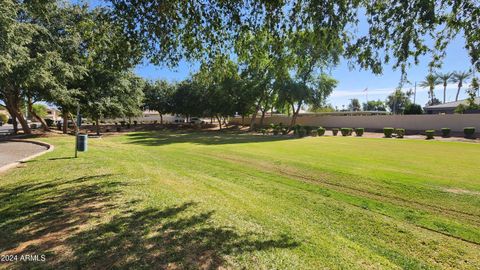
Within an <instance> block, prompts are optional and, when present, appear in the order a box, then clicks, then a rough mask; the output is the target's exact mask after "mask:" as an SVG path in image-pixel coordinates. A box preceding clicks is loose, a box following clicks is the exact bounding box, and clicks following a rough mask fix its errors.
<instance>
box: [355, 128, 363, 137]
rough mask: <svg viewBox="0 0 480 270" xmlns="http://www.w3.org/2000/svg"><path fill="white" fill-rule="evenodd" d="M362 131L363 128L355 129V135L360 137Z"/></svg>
mask: <svg viewBox="0 0 480 270" xmlns="http://www.w3.org/2000/svg"><path fill="white" fill-rule="evenodd" d="M364 131H365V129H364V128H355V134H357V136H358V137H362V136H363V132H364Z"/></svg>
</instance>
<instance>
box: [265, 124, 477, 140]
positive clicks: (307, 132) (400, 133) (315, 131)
mask: <svg viewBox="0 0 480 270" xmlns="http://www.w3.org/2000/svg"><path fill="white" fill-rule="evenodd" d="M292 130H293V134H294V135H296V136H298V137H305V136H313V137H316V136H323V135H325V131H326V129H325V128H323V127H316V126H301V125H295V126H294V127H293V128H292ZM289 131H290V130H289V129H288V128H287V127H284V126H283V125H282V124H281V123H280V124H270V128H269V129H261V130H260V132H262V133H263V134H267V133H272V134H273V135H279V134H281V135H287V134H288V133H289ZM339 131H340V134H341V135H342V136H352V135H353V132H355V135H356V136H358V137H361V136H363V133H364V132H365V129H364V128H332V134H333V136H337V135H338V132H339ZM441 131H442V137H444V138H448V137H450V132H451V130H450V129H449V128H442V129H441ZM463 131H464V134H465V138H473V137H474V135H475V128H474V127H466V128H464V130H463ZM383 134H384V135H385V138H392V137H393V135H395V137H396V138H400V139H401V138H403V137H404V136H405V129H404V128H393V127H386V128H383ZM425 136H426V137H427V139H433V138H434V136H435V130H431V129H429V130H425Z"/></svg>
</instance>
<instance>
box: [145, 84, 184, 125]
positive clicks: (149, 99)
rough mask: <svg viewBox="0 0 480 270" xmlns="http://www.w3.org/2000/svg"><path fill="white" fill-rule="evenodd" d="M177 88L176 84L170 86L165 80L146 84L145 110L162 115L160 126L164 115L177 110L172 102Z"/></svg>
mask: <svg viewBox="0 0 480 270" xmlns="http://www.w3.org/2000/svg"><path fill="white" fill-rule="evenodd" d="M175 87H176V86H175V85H174V84H170V83H169V82H167V81H165V80H158V81H155V82H146V84H145V89H144V94H145V100H144V105H145V108H147V109H149V110H152V111H157V112H158V113H159V114H160V124H163V115H164V114H167V113H172V112H174V110H175V107H174V104H173V100H172V99H173V95H174V93H175Z"/></svg>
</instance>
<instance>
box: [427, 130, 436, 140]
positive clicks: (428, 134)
mask: <svg viewBox="0 0 480 270" xmlns="http://www.w3.org/2000/svg"><path fill="white" fill-rule="evenodd" d="M425 135H426V136H427V140H431V139H433V137H434V135H435V130H433V129H428V130H425Z"/></svg>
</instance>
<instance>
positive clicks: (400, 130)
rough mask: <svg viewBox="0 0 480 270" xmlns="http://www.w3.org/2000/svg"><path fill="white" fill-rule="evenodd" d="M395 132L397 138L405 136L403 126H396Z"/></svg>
mask: <svg viewBox="0 0 480 270" xmlns="http://www.w3.org/2000/svg"><path fill="white" fill-rule="evenodd" d="M395 133H396V134H397V138H398V139H402V138H403V137H404V136H405V129H404V128H396V129H395Z"/></svg>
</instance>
